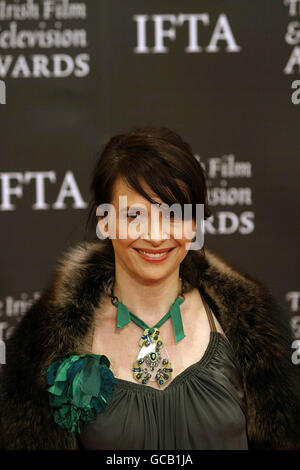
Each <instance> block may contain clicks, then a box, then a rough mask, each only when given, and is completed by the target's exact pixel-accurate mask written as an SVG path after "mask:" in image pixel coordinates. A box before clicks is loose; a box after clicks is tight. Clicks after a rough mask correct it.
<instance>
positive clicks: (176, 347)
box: [92, 306, 210, 389]
mask: <svg viewBox="0 0 300 470" xmlns="http://www.w3.org/2000/svg"><path fill="white" fill-rule="evenodd" d="M100 318H101V315H100ZM145 320H146V319H145ZM182 323H183V327H184V332H185V337H184V338H183V339H182V340H181V341H179V342H178V343H177V342H176V339H175V334H174V329H173V324H172V320H171V318H169V319H168V320H167V321H166V322H165V323H164V324H163V325H162V326H161V327H160V328H159V331H160V335H161V338H162V340H163V343H164V351H165V352H166V354H167V357H168V359H169V361H170V362H171V365H172V369H173V372H172V378H171V380H173V379H174V378H175V377H176V376H177V375H178V374H180V372H182V371H183V370H184V369H186V368H187V367H189V366H190V365H191V364H194V363H195V362H197V361H199V360H200V359H201V357H202V356H203V354H204V353H205V350H206V349H207V347H208V344H209V341H210V325H209V322H208V318H207V315H206V311H205V309H204V307H203V308H202V307H201V306H197V308H191V309H189V310H187V311H185V312H184V314H183V315H182ZM149 326H152V325H149ZM142 334H143V329H142V328H141V327H139V326H138V325H136V324H135V323H134V322H133V321H131V322H130V323H129V324H128V325H126V326H124V327H123V328H121V329H119V328H117V326H116V316H113V315H111V316H110V317H106V318H103V319H102V320H99V321H98V322H97V323H96V325H95V328H94V333H93V341H92V352H93V353H95V354H105V355H106V356H107V357H108V358H109V360H110V363H111V366H110V367H111V370H112V372H113V374H114V375H115V377H116V378H119V379H123V380H126V381H130V382H136V381H135V379H134V377H133V372H132V366H133V363H134V362H135V361H136V360H137V357H138V354H139V352H140V350H141V348H140V346H139V340H140V338H141V335H142ZM171 380H169V381H168V383H170V381H171ZM149 385H151V387H154V388H157V389H159V388H161V387H160V386H159V385H158V384H157V383H156V382H155V381H151V382H149Z"/></svg>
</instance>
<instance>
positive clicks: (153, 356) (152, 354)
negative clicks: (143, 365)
mask: <svg viewBox="0 0 300 470" xmlns="http://www.w3.org/2000/svg"><path fill="white" fill-rule="evenodd" d="M150 358H151V359H152V361H155V359H156V354H155V353H154V352H153V353H151V354H150Z"/></svg>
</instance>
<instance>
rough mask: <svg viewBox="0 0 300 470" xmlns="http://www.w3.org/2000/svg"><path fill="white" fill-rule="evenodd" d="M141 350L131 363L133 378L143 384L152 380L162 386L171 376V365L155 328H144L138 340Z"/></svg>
mask: <svg viewBox="0 0 300 470" xmlns="http://www.w3.org/2000/svg"><path fill="white" fill-rule="evenodd" d="M139 346H140V347H141V350H140V352H139V355H138V357H137V360H136V361H135V362H134V363H133V367H132V371H133V377H134V378H135V380H136V381H137V382H139V383H141V384H143V385H147V383H148V382H154V381H156V383H157V384H158V385H159V386H161V387H163V386H164V384H165V383H166V382H168V381H169V380H170V378H171V374H172V371H173V369H172V367H171V363H170V362H169V359H168V357H167V352H166V349H165V347H164V343H163V340H162V338H161V336H160V334H159V330H158V329H157V328H146V329H145V330H144V332H143V334H142V337H141V339H140V341H139Z"/></svg>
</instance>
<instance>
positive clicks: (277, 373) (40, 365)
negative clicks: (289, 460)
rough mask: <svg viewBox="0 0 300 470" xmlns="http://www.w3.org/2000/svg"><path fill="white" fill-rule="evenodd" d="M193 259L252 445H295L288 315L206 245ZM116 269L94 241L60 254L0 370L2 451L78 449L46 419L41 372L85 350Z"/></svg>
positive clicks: (294, 376) (296, 409)
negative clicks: (238, 389) (229, 359)
mask: <svg viewBox="0 0 300 470" xmlns="http://www.w3.org/2000/svg"><path fill="white" fill-rule="evenodd" d="M196 256H197V269H199V285H198V286H197V287H198V288H199V290H200V291H201V293H202V294H203V296H204V298H205V299H206V301H207V302H208V304H209V305H210V307H211V308H212V310H213V312H214V314H215V316H216V318H217V319H218V321H219V323H220V325H221V326H222V328H223V330H224V332H225V334H226V336H227V338H228V339H229V341H230V343H231V345H232V347H233V349H234V352H235V354H236V358H237V359H238V361H239V363H240V365H241V369H242V377H243V387H244V391H245V397H246V405H247V415H246V419H247V434H248V442H249V448H250V449H296V448H300V403H299V400H300V399H299V392H300V391H299V385H298V384H299V370H296V368H297V366H295V365H293V364H292V362H291V342H292V334H291V331H290V329H289V326H288V322H287V319H286V315H285V314H284V312H281V311H280V308H279V307H278V305H277V303H276V302H275V300H274V297H273V296H272V295H271V294H270V293H269V291H268V290H267V289H266V288H265V287H264V286H263V285H262V284H261V283H260V282H258V281H256V280H254V279H252V278H251V277H250V276H248V275H244V274H242V273H241V272H240V271H238V270H237V269H236V268H234V267H233V266H231V265H229V264H228V263H226V262H225V261H224V260H223V259H222V258H220V257H219V256H217V255H215V254H214V253H212V252H211V251H210V250H208V249H207V248H206V249H205V254H204V253H203V252H202V250H200V251H199V252H198V253H197V254H196ZM113 275H114V260H113V257H112V256H111V255H110V254H108V252H107V251H106V250H105V249H103V246H102V244H101V243H100V242H99V241H98V242H82V243H79V244H77V245H76V246H74V247H72V248H70V249H69V250H68V251H67V252H65V254H64V255H63V256H62V257H61V258H60V260H59V263H58V266H57V269H56V271H55V275H54V277H53V281H52V282H51V285H50V286H49V288H48V289H47V290H46V291H45V292H44V293H43V295H42V296H41V298H40V299H39V300H38V301H36V302H35V304H34V305H33V306H32V307H31V308H30V309H29V310H28V312H27V313H26V314H25V315H24V317H23V318H22V319H21V321H20V322H19V324H18V326H17V327H16V328H15V330H14V332H13V334H12V336H11V337H10V339H9V341H8V342H7V355H6V362H7V363H6V365H4V366H2V369H1V372H2V375H1V385H0V444H1V443H2V447H3V448H4V449H78V448H79V443H78V440H77V438H76V435H74V434H70V433H69V432H68V431H66V430H64V429H62V428H60V427H59V426H58V425H56V424H55V422H54V420H53V418H52V414H51V411H50V408H49V404H48V392H47V391H46V383H45V379H44V376H43V375H42V371H43V370H44V369H45V368H46V367H47V365H48V364H50V363H51V362H52V361H54V360H55V359H57V358H59V357H61V356H66V355H70V354H84V353H85V352H90V350H91V349H90V348H91V332H92V329H93V319H94V312H95V309H96V307H98V306H99V304H100V303H101V298H102V296H103V295H107V293H108V291H109V288H110V286H111V282H112V279H113ZM0 448H1V445H0Z"/></svg>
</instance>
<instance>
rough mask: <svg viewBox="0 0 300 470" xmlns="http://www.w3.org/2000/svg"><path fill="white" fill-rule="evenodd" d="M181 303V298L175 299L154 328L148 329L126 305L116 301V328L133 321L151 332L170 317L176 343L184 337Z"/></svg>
mask: <svg viewBox="0 0 300 470" xmlns="http://www.w3.org/2000/svg"><path fill="white" fill-rule="evenodd" d="M183 301H184V299H182V298H181V297H177V298H176V299H175V300H174V302H173V303H172V305H171V307H170V310H169V311H168V312H167V313H166V314H165V315H164V316H163V317H162V319H161V320H159V322H157V323H156V324H155V325H154V326H152V328H150V327H149V326H148V325H147V324H146V323H145V322H144V321H143V320H141V319H140V318H139V317H137V316H136V315H134V313H131V312H130V311H129V310H128V308H127V307H126V305H124V304H123V303H122V302H119V301H116V302H114V305H116V306H117V307H118V312H117V328H123V326H125V325H128V323H130V321H131V320H133V321H134V322H135V323H136V324H137V325H138V326H140V327H141V328H143V329H144V330H145V329H146V328H148V329H150V330H153V329H154V328H160V327H161V325H163V324H164V323H165V321H167V320H168V318H169V317H171V318H172V323H173V328H174V333H175V338H176V342H177V343H178V342H179V341H181V340H182V339H183V338H184V337H185V333H184V329H183V324H182V318H181V311H180V304H182V302H183Z"/></svg>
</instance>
